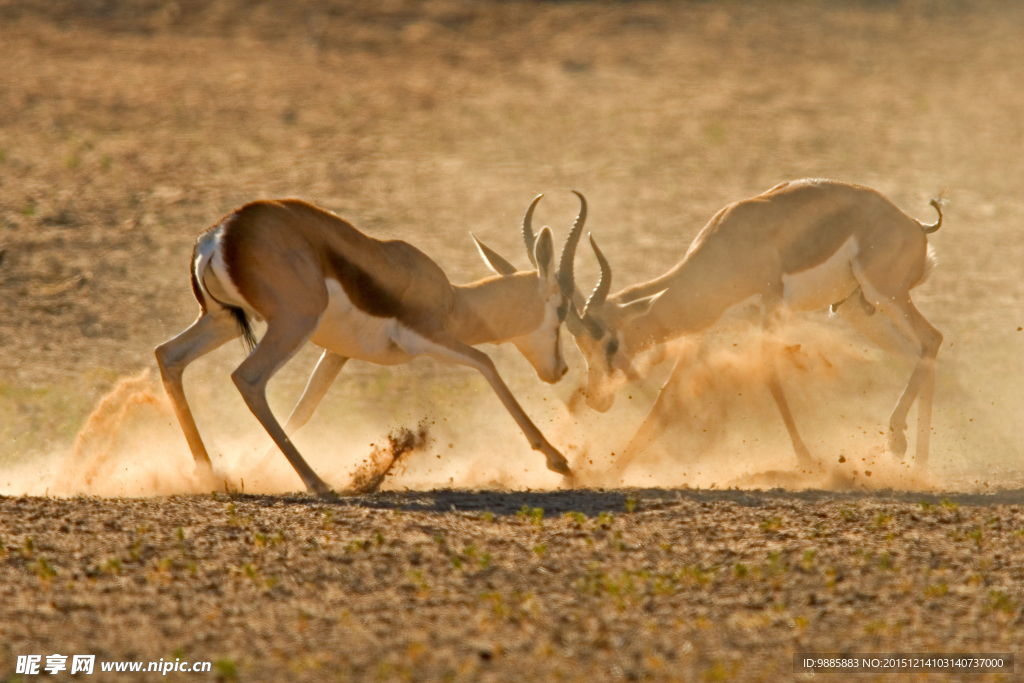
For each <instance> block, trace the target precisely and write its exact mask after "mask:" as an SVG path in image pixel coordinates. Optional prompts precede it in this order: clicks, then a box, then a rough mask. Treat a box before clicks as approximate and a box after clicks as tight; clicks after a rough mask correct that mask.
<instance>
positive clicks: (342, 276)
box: [327, 251, 403, 318]
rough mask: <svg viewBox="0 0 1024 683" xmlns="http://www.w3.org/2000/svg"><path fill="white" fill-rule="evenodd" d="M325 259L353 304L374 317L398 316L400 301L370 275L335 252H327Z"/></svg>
mask: <svg viewBox="0 0 1024 683" xmlns="http://www.w3.org/2000/svg"><path fill="white" fill-rule="evenodd" d="M327 260H328V262H329V263H330V265H331V269H332V270H333V271H334V272H333V275H334V277H335V279H336V280H337V281H338V282H339V283H340V284H341V288H342V289H343V290H345V295H346V296H348V298H349V301H351V302H352V305H353V306H355V307H356V308H358V309H359V310H360V311H362V312H363V313H366V314H367V315H371V316H373V317H375V318H398V317H400V315H401V313H402V310H403V308H402V302H401V301H399V300H398V299H397V298H395V296H394V295H392V294H391V293H390V292H388V291H387V290H385V289H384V288H383V287H381V286H380V285H379V284H378V283H377V281H376V280H374V279H373V276H372V275H370V274H369V273H367V272H366V271H365V270H363V269H362V268H360V267H359V266H357V265H355V264H354V263H352V262H351V261H349V260H348V259H346V258H345V257H344V256H342V255H341V254H339V253H337V252H334V251H331V252H329V253H328V254H327Z"/></svg>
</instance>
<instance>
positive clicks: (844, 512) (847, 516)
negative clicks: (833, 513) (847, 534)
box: [839, 508, 856, 522]
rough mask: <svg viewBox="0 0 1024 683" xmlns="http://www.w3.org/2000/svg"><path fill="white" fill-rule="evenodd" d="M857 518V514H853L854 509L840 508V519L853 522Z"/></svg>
mask: <svg viewBox="0 0 1024 683" xmlns="http://www.w3.org/2000/svg"><path fill="white" fill-rule="evenodd" d="M855 518H856V515H854V514H853V510H851V509H850V508H842V509H840V510H839V519H841V520H843V521H844V522H852V521H853V520H854V519H855Z"/></svg>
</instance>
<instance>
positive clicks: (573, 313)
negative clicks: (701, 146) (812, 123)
mask: <svg viewBox="0 0 1024 683" xmlns="http://www.w3.org/2000/svg"><path fill="white" fill-rule="evenodd" d="M931 204H932V206H934V207H935V210H936V211H938V213H939V219H938V221H937V222H936V223H934V224H933V225H926V224H924V223H921V222H919V221H917V220H915V219H913V218H911V217H909V216H907V215H906V214H905V213H903V212H902V211H900V210H899V209H898V208H897V207H896V206H895V205H894V204H893V203H892V202H890V201H889V200H888V199H886V198H885V197H883V196H882V195H881V194H879V193H878V192H876V191H875V190H872V189H869V188H866V187H860V186H857V185H849V184H846V183H840V182H836V181H830V180H797V181H792V182H786V183H782V184H780V185H776V186H775V187H773V188H772V189H770V190H768V191H767V192H765V193H763V194H760V195H758V196H756V197H752V198H750V199H746V200H743V201H739V202H736V203H733V204H730V205H728V206H726V207H725V208H724V209H722V210H721V211H719V212H718V213H717V214H715V216H714V217H713V218H712V219H711V221H710V222H709V223H708V224H707V225H706V226H704V228H703V229H702V230H701V231H700V233H699V234H698V235H697V237H696V239H694V240H693V243H692V244H691V245H690V248H689V249H688V250H687V252H686V254H685V256H683V260H682V261H681V262H679V263H678V264H677V265H676V266H675V267H673V268H672V269H671V270H669V271H668V272H667V273H665V274H664V275H662V276H660V277H657V278H655V279H653V280H651V281H649V282H644V283H641V284H638V285H634V286H632V287H628V288H626V289H624V290H622V291H620V292H618V293H616V294H614V295H613V296H610V297H609V296H608V292H609V290H610V288H611V277H612V272H611V267H610V266H609V265H608V261H607V259H606V258H605V257H604V255H603V254H602V253H601V250H600V249H599V248H598V246H597V243H596V242H595V241H594V239H593V237H591V239H590V241H591V246H592V247H593V249H594V253H595V254H596V256H597V260H598V262H599V263H600V266H601V277H600V280H599V281H598V284H597V287H596V288H595V289H594V292H593V294H592V295H591V297H590V300H589V301H588V302H587V304H586V307H585V308H584V310H583V313H582V315H581V314H580V313H579V312H578V311H577V310H576V308H575V306H573V307H571V310H570V311H569V315H568V317H567V319H566V326H567V327H568V328H569V331H570V332H571V333H572V334H573V336H574V337H575V338H576V344H577V346H579V348H580V351H581V352H582V353H583V355H584V357H585V358H586V360H587V364H588V377H587V388H586V400H587V405H589V406H590V407H591V408H593V409H594V410H597V411H599V412H604V411H606V410H608V409H609V408H610V407H611V406H612V403H613V401H614V400H615V396H614V393H613V392H614V388H613V386H612V383H611V380H612V378H613V377H614V376H616V375H619V376H622V375H624V376H625V377H626V378H627V379H635V378H636V377H637V373H636V371H635V370H634V368H633V366H632V362H631V359H633V358H634V357H635V356H637V355H638V354H639V353H641V352H643V351H645V350H647V349H650V348H652V347H655V346H657V345H660V344H663V343H664V342H667V341H669V340H671V339H674V338H677V337H680V336H683V335H686V334H692V333H696V332H699V331H701V330H704V329H706V328H708V327H710V326H711V325H713V324H714V323H715V322H716V321H717V320H718V319H719V318H720V317H721V316H722V315H723V314H724V313H725V311H726V310H728V309H729V308H731V307H733V306H735V305H737V304H741V303H745V302H748V301H750V302H752V301H756V300H757V299H759V300H760V310H761V325H762V327H763V328H764V329H765V330H766V331H768V330H771V329H772V328H773V327H774V326H775V325H776V324H777V323H778V317H779V313H780V311H781V309H782V308H783V307H789V308H791V309H795V310H815V309H818V308H823V307H825V306H827V305H829V304H831V308H832V312H833V313H840V314H842V315H844V317H846V318H847V319H848V320H850V321H851V322H852V323H854V325H855V327H858V329H860V330H861V331H862V332H864V333H865V334H866V335H867V336H868V337H869V338H870V339H872V340H873V341H874V342H875V343H877V344H878V345H879V346H881V347H882V348H883V349H886V350H889V351H892V352H894V353H896V352H901V351H902V352H906V351H907V350H911V349H912V353H913V354H914V355H916V356H917V363H916V365H915V367H914V371H913V373H912V374H911V376H910V380H909V382H908V383H907V386H906V389H905V390H904V391H903V395H902V396H901V397H900V399H899V401H898V402H897V404H896V408H895V409H894V410H893V412H892V416H891V417H890V419H889V434H888V441H889V449H890V451H891V452H892V453H893V454H894V455H895V456H897V457H899V458H902V457H903V455H904V453H905V452H906V449H907V439H906V436H905V430H906V428H907V424H906V418H907V413H908V412H909V411H910V407H911V404H912V403H913V402H914V400H915V398H917V399H918V400H919V403H918V421H917V454H916V457H915V464H916V465H918V466H921V467H923V466H924V465H925V464H926V463H927V459H928V441H929V431H930V425H931V409H932V394H933V391H934V384H935V357H936V354H937V353H938V350H939V346H940V345H941V343H942V334H941V333H940V332H939V331H938V330H936V329H935V328H934V327H932V326H931V324H929V323H928V321H927V320H925V318H924V316H922V315H921V313H920V312H918V310H917V308H915V307H914V304H913V302H911V300H910V290H911V289H913V288H914V287H916V286H918V285H920V284H921V283H922V282H924V281H925V279H926V278H927V277H928V275H929V273H930V271H931V269H932V267H933V265H934V263H935V257H934V254H933V251H932V248H931V247H930V246H929V245H928V238H927V237H926V235H927V234H929V233H933V232H935V231H936V230H938V229H939V226H940V225H941V224H942V210H941V208H940V205H939V202H938V201H937V200H934V199H933V200H932V202H931ZM854 296H856V297H857V303H858V304H859V305H856V304H853V303H850V304H847V303H846V302H847V301H848V300H850V299H851V298H852V297H854ZM755 297H756V299H755ZM876 311H877V312H880V313H881V315H879V316H874V314H875V312H876ZM887 323H888V324H887ZM890 324H891V327H890ZM763 339H765V342H764V343H768V339H769V335H764V336H763ZM771 358H772V354H770V353H766V354H765V362H766V364H767V368H766V375H765V379H766V383H767V385H768V389H769V390H770V392H771V394H772V397H773V398H774V399H775V403H776V404H777V405H778V408H779V412H780V413H781V414H782V420H783V422H784V423H785V425H786V429H787V430H788V432H789V436H790V438H791V439H792V441H793V448H794V450H795V451H796V456H797V459H798V461H799V464H800V466H802V467H804V468H806V467H808V466H810V465H811V464H812V463H813V461H812V459H811V454H810V451H809V450H808V449H807V446H805V445H804V442H803V440H802V439H801V438H800V434H799V433H798V432H797V429H796V425H795V423H794V421H793V416H792V414H791V413H790V410H789V405H788V404H787V402H786V397H785V395H784V394H783V392H782V386H781V384H780V383H779V378H778V374H777V371H776V369H775V367H774V364H773V363H772V361H771ZM682 365H683V364H682V363H681V362H678V361H677V364H676V367H675V369H674V370H673V372H672V376H671V378H670V379H669V380H668V382H667V383H666V384H665V385H664V387H663V389H662V392H661V393H660V394H659V396H658V399H657V401H656V402H655V404H654V407H653V409H652V410H651V412H650V414H649V415H648V417H647V419H646V420H645V422H644V424H643V426H642V427H641V429H640V432H638V435H639V434H641V433H643V434H645V435H649V434H651V433H653V432H654V431H656V430H657V425H658V424H664V422H662V421H661V420H663V419H664V418H665V417H666V415H665V414H664V413H665V412H666V404H667V401H666V399H665V397H666V394H667V393H669V392H668V391H667V390H668V388H669V387H671V386H672V385H673V383H674V382H676V381H678V379H679V377H680V376H681V374H682V373H683V371H684V368H683V367H682ZM637 441H638V438H637V437H634V439H633V443H636V442H637ZM627 450H628V451H629V452H630V453H632V452H633V449H632V447H631V448H630V449H627ZM629 457H631V456H627V457H626V458H620V459H619V461H618V462H616V463H615V465H614V466H613V472H615V473H621V472H622V471H623V470H624V469H625V467H626V466H627V465H628V464H629V462H628V461H629Z"/></svg>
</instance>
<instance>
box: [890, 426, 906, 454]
mask: <svg viewBox="0 0 1024 683" xmlns="http://www.w3.org/2000/svg"><path fill="white" fill-rule="evenodd" d="M904 429H906V427H904V428H903V429H898V428H896V427H890V428H889V452H890V453H892V454H893V455H894V456H895V457H896V458H898V459H900V460H903V456H904V455H906V453H907V435H906V434H904V433H903V430H904Z"/></svg>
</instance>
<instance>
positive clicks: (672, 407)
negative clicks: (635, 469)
mask: <svg viewBox="0 0 1024 683" xmlns="http://www.w3.org/2000/svg"><path fill="white" fill-rule="evenodd" d="M688 369H689V365H688V364H686V363H684V362H683V359H682V358H677V359H676V362H675V365H674V366H673V367H672V374H671V375H669V378H668V380H666V382H665V383H664V384H663V385H662V386H661V391H660V392H658V398H657V399H655V401H654V405H653V406H651V410H650V412H648V413H647V417H646V418H644V421H643V424H641V425H640V429H638V430H637V431H636V434H634V435H633V438H632V439H630V440H629V444H627V445H626V449H625V450H624V451H623V452H622V454H621V455H619V456H618V457H617V458H615V462H613V463H612V466H611V469H609V470H608V474H610V475H611V476H613V477H619V478H621V477H622V475H623V474H624V473H625V472H626V469H628V468H629V466H630V465H631V464H632V463H633V461H634V460H635V459H636V456H637V455H639V454H640V452H641V451H642V449H643V447H644V446H646V445H647V444H649V443H651V442H652V441H654V439H656V438H657V437H658V435H659V434H660V433H661V432H662V431H663V429H664V425H665V424H666V422H667V421H668V420H669V419H670V416H671V415H674V414H677V412H678V408H679V396H678V391H677V388H678V386H679V383H680V381H681V378H682V375H683V372H685V371H686V370H688Z"/></svg>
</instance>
